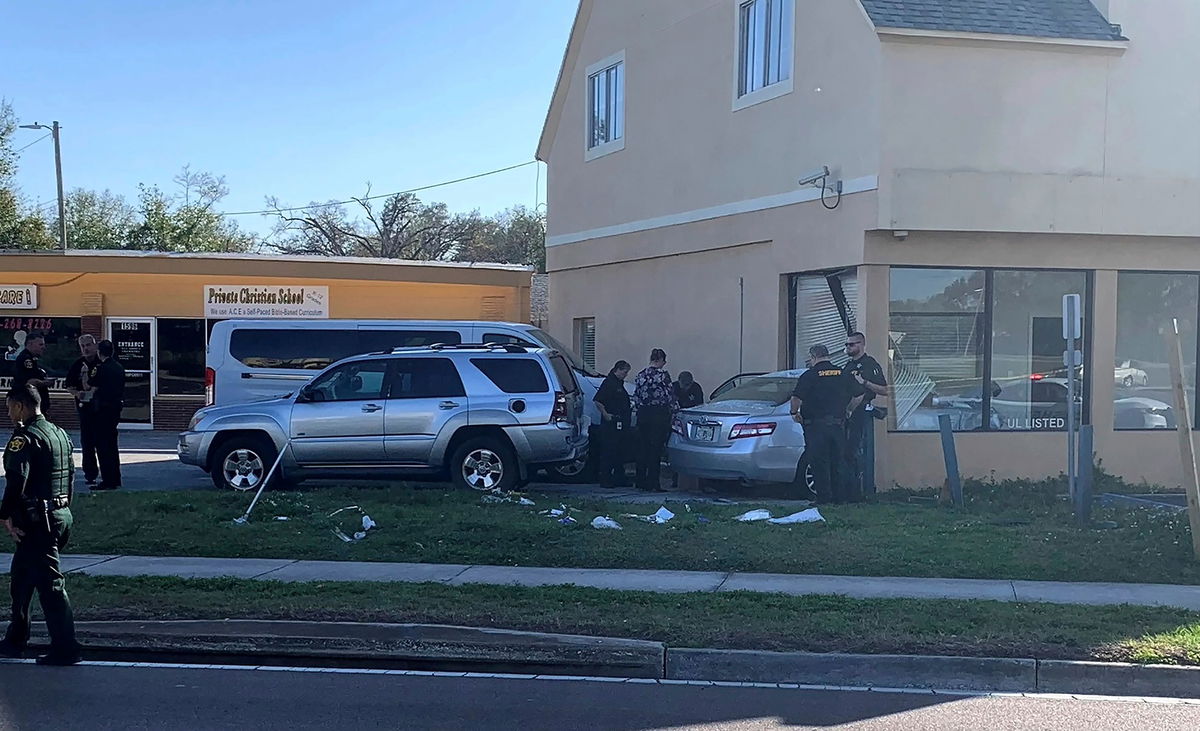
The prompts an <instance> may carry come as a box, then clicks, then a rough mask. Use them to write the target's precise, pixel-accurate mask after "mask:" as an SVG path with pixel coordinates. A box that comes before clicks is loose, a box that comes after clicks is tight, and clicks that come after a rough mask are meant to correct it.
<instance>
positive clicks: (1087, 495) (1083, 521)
mask: <svg viewBox="0 0 1200 731" xmlns="http://www.w3.org/2000/svg"><path fill="white" fill-rule="evenodd" d="M1093 445H1094V441H1093V430H1092V425H1091V424H1086V425H1084V426H1081V427H1079V471H1078V475H1079V487H1078V494H1079V499H1078V500H1076V501H1075V519H1076V520H1077V521H1078V522H1079V524H1080V525H1087V524H1088V522H1089V521H1090V520H1091V519H1092V473H1093V471H1094V470H1093V468H1094V466H1095V464H1096V452H1095V447H1094V446H1093Z"/></svg>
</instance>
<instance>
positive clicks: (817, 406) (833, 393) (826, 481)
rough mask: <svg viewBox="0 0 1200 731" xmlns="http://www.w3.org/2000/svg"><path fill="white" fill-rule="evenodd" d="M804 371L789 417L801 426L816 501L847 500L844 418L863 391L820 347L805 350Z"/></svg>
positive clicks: (794, 394) (798, 380)
mask: <svg viewBox="0 0 1200 731" xmlns="http://www.w3.org/2000/svg"><path fill="white" fill-rule="evenodd" d="M808 352H809V359H808V370H807V371H805V372H804V373H803V374H802V375H801V376H800V378H799V379H797V381H796V390H795V391H793V392H792V403H791V414H792V418H793V419H795V420H796V422H797V423H800V424H803V425H804V444H805V450H804V453H805V455H806V456H807V458H808V462H809V464H810V465H811V466H812V471H813V481H814V485H813V487H814V489H815V490H816V493H817V502H820V503H842V502H846V501H847V500H848V499H849V495H848V494H847V493H848V489H847V485H846V481H845V479H844V474H843V462H844V461H845V449H846V416H847V414H849V413H850V412H851V411H852V410H853V409H855V408H857V407H858V404H859V403H860V401H861V400H862V392H863V388H862V386H860V385H859V384H858V382H857V381H855V380H854V378H853V377H852V376H850V375H849V374H847V373H843V372H842V370H841V369H840V368H838V367H837V366H835V365H834V364H833V363H831V362H830V360H829V349H828V348H826V347H825V346H824V345H814V346H812V347H811V348H809V351H808Z"/></svg>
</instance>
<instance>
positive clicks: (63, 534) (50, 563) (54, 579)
mask: <svg viewBox="0 0 1200 731" xmlns="http://www.w3.org/2000/svg"><path fill="white" fill-rule="evenodd" d="M41 400H42V399H41V396H40V395H39V394H38V392H37V388H36V387H34V386H33V385H32V384H27V385H26V386H25V387H23V388H14V389H13V390H12V391H10V392H9V394H8V398H7V399H6V405H7V406H8V416H9V418H11V419H12V421H13V423H14V424H16V425H17V428H16V429H15V430H14V432H13V435H12V438H11V439H9V441H8V446H7V447H5V449H4V476H5V479H6V481H7V484H6V485H5V488H4V499H3V501H2V502H0V521H3V524H4V528H5V529H6V530H7V531H8V533H9V535H10V536H12V539H13V540H14V541H16V544H17V547H16V550H15V551H14V552H13V559H12V569H11V571H10V582H11V589H12V621H11V622H10V623H9V625H8V631H7V632H6V633H5V634H4V639H3V640H0V656H3V657H21V656H22V655H23V654H24V653H25V646H26V645H27V644H28V643H29V606H30V604H32V603H33V595H34V592H37V595H38V598H39V599H40V600H41V604H42V614H44V615H45V617H46V628H47V629H48V630H49V632H50V652H49V654H46V655H42V656H41V657H39V658H38V660H37V661H38V664H40V665H74V664H76V663H78V662H79V661H80V657H79V643H78V642H77V641H76V640H75V619H74V616H73V614H72V613H71V601H70V599H68V597H67V589H66V583H65V580H64V579H63V574H62V570H61V569H60V567H59V562H58V553H59V551H61V550H63V549H64V548H65V547H66V545H67V538H68V536H69V535H70V533H71V524H72V522H73V519H72V517H71V509H70V507H69V506H70V504H71V485H72V480H73V479H74V473H75V464H74V462H73V460H72V458H71V449H72V448H71V439H70V437H68V436H67V433H66V432H65V431H63V430H62V429H60V428H58V427H57V426H55V425H54V424H51V423H50V422H49V421H47V420H46V417H44V416H42V411H41Z"/></svg>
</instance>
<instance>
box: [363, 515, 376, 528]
mask: <svg viewBox="0 0 1200 731" xmlns="http://www.w3.org/2000/svg"><path fill="white" fill-rule="evenodd" d="M376 525H377V524H376V523H375V521H373V520H371V516H369V515H364V516H363V530H364V531H369V530H371V529H372V528H374V527H375V526H376Z"/></svg>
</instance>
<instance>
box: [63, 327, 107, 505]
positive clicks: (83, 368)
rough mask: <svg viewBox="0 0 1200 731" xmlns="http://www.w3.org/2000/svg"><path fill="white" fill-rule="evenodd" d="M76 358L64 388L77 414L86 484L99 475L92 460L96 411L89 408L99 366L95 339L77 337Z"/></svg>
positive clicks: (90, 483) (68, 372)
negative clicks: (72, 401) (73, 398)
mask: <svg viewBox="0 0 1200 731" xmlns="http://www.w3.org/2000/svg"><path fill="white" fill-rule="evenodd" d="M78 343H79V354H80V357H79V360H77V361H75V362H74V363H72V364H71V368H70V370H68V371H67V390H68V391H70V392H71V395H72V396H74V397H75V411H76V413H78V414H79V443H80V448H81V449H82V450H83V477H84V480H86V481H87V484H88V485H94V484H95V483H96V479H97V478H98V477H99V476H100V463H99V462H97V461H96V411H95V409H93V408H92V396H93V395H95V393H96V391H95V383H96V374H97V372H98V371H99V369H100V355H99V354H98V353H97V352H96V338H95V337H93V336H91V335H80V336H79V340H78Z"/></svg>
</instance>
